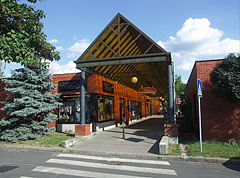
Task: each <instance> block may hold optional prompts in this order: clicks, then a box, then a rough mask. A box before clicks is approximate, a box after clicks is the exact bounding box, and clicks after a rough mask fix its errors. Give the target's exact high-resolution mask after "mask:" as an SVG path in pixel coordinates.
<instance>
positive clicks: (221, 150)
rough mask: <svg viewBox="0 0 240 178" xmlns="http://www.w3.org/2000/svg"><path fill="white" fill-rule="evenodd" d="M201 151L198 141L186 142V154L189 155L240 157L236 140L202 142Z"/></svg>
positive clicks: (239, 146)
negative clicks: (229, 141) (228, 141)
mask: <svg viewBox="0 0 240 178" xmlns="http://www.w3.org/2000/svg"><path fill="white" fill-rule="evenodd" d="M202 148H203V150H202V151H203V152H202V153H201V152H200V143H199V142H189V143H187V154H188V155H189V156H201V157H215V158H228V159H229V158H238V159H240V144H239V143H236V142H232V143H227V142H209V141H204V142H203V144H202Z"/></svg>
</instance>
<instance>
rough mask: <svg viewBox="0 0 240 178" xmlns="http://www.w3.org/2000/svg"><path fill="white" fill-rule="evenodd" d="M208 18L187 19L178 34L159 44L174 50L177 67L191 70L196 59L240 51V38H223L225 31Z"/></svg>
mask: <svg viewBox="0 0 240 178" xmlns="http://www.w3.org/2000/svg"><path fill="white" fill-rule="evenodd" d="M210 25H211V23H210V21H209V20H208V19H206V18H201V19H193V18H189V19H187V20H186V21H185V22H184V24H183V26H182V28H181V29H180V30H179V31H178V32H177V33H176V36H175V37H173V36H170V37H169V40H167V41H166V42H163V41H159V42H158V44H159V45H160V46H162V47H163V48H165V49H166V50H167V51H170V52H172V58H173V60H174V61H175V64H176V67H177V69H180V70H186V71H187V70H191V69H192V66H193V64H194V62H195V60H196V59H201V60H202V59H218V58H224V57H225V56H227V54H228V53H230V52H234V53H239V52H240V40H234V39H230V38H225V39H222V36H223V31H221V30H219V29H217V28H212V27H211V26H210Z"/></svg>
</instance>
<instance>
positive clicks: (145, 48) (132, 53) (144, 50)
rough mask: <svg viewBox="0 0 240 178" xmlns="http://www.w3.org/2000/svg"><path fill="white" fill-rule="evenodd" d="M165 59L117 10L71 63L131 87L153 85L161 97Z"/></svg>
mask: <svg viewBox="0 0 240 178" xmlns="http://www.w3.org/2000/svg"><path fill="white" fill-rule="evenodd" d="M153 59H154V60H153ZM169 60H170V59H169V53H168V52H167V51H165V50H164V49H163V48H161V47H160V46H159V45H158V44H157V43H155V42H154V41H153V40H152V39H150V38H149V37H148V36H147V35H146V34H144V33H143V32H142V31H141V30H139V29H138V28H137V27H136V26H135V25H133V24H132V23H131V22H130V21H129V20H127V19H126V18H125V17H124V16H122V15H121V14H119V13H118V14H117V15H116V16H115V17H114V18H113V19H112V21H111V22H110V23H109V24H108V25H107V26H106V27H105V29H104V30H103V31H102V32H101V33H100V34H99V35H98V37H97V38H96V39H95V40H94V41H93V42H92V43H91V45H90V46H89V47H88V48H87V49H86V50H85V51H84V53H83V54H82V55H81V56H80V57H79V58H78V59H77V60H76V61H75V63H76V64H77V68H80V69H84V70H86V71H87V72H90V73H95V74H98V75H101V76H104V77H106V78H109V79H111V80H113V81H116V82H118V83H121V84H123V85H125V86H127V87H130V88H133V89H135V90H138V89H139V88H140V87H154V88H157V93H156V95H155V96H165V95H166V93H167V64H168V62H169ZM106 61H108V63H106ZM133 76H135V77H137V78H138V82H137V83H136V84H133V83H132V82H131V78H132V77H133Z"/></svg>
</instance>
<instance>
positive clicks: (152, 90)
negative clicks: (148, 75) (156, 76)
mask: <svg viewBox="0 0 240 178" xmlns="http://www.w3.org/2000/svg"><path fill="white" fill-rule="evenodd" d="M156 92H157V89H156V88H153V87H143V88H139V89H138V93H143V94H152V95H155V94H156Z"/></svg>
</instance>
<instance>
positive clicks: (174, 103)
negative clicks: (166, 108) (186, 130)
mask: <svg viewBox="0 0 240 178" xmlns="http://www.w3.org/2000/svg"><path fill="white" fill-rule="evenodd" d="M172 68H173V69H172V71H173V108H174V109H173V124H176V123H177V115H176V111H177V106H176V90H175V66H174V62H172Z"/></svg>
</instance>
